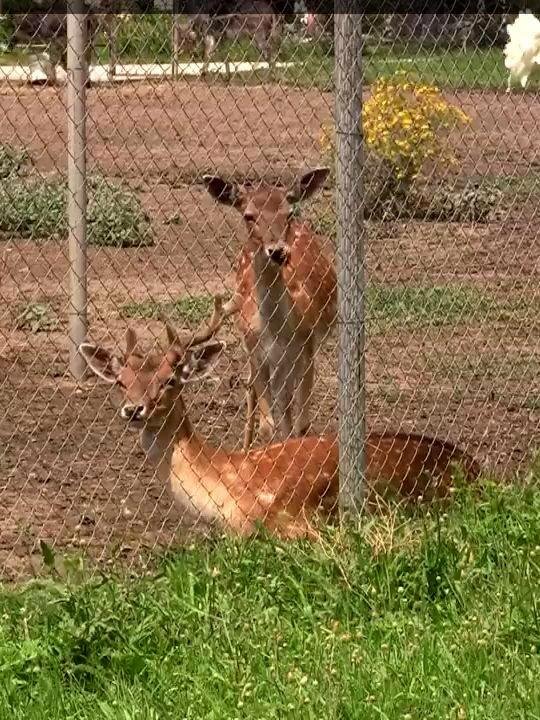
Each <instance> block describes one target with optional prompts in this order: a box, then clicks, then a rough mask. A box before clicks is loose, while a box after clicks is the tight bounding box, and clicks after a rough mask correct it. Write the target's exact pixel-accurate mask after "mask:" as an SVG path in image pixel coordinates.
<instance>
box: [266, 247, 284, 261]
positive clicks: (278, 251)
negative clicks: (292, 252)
mask: <svg viewBox="0 0 540 720" xmlns="http://www.w3.org/2000/svg"><path fill="white" fill-rule="evenodd" d="M267 253H268V257H269V258H270V260H272V261H273V262H275V263H277V265H285V263H286V262H287V253H286V251H285V250H284V248H282V247H275V248H268V250H267Z"/></svg>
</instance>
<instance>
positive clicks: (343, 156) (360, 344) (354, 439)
mask: <svg viewBox="0 0 540 720" xmlns="http://www.w3.org/2000/svg"><path fill="white" fill-rule="evenodd" d="M351 5H352V3H351ZM334 28H335V29H334V40H335V76H336V101H335V102H336V104H335V125H336V153H337V155H336V182H337V230H338V252H337V256H338V313H339V331H340V337H339V372H338V374H339V463H340V465H339V473H340V492H339V502H340V509H341V511H342V513H343V512H349V511H357V510H359V508H360V504H361V499H362V494H363V486H364V471H365V452H364V443H365V360H364V346H365V337H364V298H365V282H364V212H363V190H362V167H363V148H362V21H361V15H360V14H355V13H340V14H336V17H335V26H334Z"/></svg>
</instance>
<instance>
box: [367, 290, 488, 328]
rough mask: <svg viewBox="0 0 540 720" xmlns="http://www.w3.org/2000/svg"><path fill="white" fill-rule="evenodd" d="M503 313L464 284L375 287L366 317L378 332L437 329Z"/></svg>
mask: <svg viewBox="0 0 540 720" xmlns="http://www.w3.org/2000/svg"><path fill="white" fill-rule="evenodd" d="M498 310H499V306H498V304H497V302H496V301H495V300H494V299H493V298H491V297H489V295H487V294H485V293H480V292H479V291H478V290H476V289H475V288H470V287H465V286H461V285H445V286H440V287H438V286H431V287H429V286H428V287H421V286H420V287H414V286H410V287H408V286H402V287H399V286H398V287H389V286H387V287H385V286H382V285H381V286H378V287H371V288H370V289H369V291H368V299H367V308H366V316H367V319H368V323H372V324H373V329H374V330H375V331H385V330H388V329H389V328H391V327H394V328H396V327H403V326H407V327H426V326H430V327H435V326H439V325H452V324H457V323H462V322H466V323H468V324H471V323H475V322H485V321H486V320H487V319H488V318H489V317H491V318H494V317H495V316H496V315H497V313H498Z"/></svg>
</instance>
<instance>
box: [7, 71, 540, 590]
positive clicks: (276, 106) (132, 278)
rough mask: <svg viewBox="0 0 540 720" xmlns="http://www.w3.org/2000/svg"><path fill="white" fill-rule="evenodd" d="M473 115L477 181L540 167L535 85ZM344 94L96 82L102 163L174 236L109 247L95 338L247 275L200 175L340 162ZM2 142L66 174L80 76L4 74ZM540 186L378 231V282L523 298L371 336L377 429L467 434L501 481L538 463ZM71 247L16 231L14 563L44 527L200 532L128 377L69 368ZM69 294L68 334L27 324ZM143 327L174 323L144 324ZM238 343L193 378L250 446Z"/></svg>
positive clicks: (79, 532) (320, 400) (487, 101)
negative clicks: (32, 82) (330, 127)
mask: <svg viewBox="0 0 540 720" xmlns="http://www.w3.org/2000/svg"><path fill="white" fill-rule="evenodd" d="M456 100H457V102H459V104H460V105H461V106H462V107H463V108H464V109H465V110H466V111H467V112H468V113H469V114H470V115H471V117H472V119H473V122H472V123H471V127H470V128H468V129H467V130H466V131H465V132H464V133H463V134H462V135H460V136H459V137H456V138H455V139H454V146H455V148H456V151H457V153H458V155H459V157H460V159H461V161H462V170H463V172H464V173H465V174H466V175H469V176H475V177H476V176H479V177H482V176H486V175H489V176H490V177H491V176H495V175H506V176H511V175H516V176H524V177H530V176H531V175H532V174H533V173H535V172H536V171H537V169H538V165H539V162H540V159H539V152H540V151H539V148H540V131H539V129H538V128H539V127H540V104H539V103H538V102H537V99H536V98H535V97H534V96H532V95H517V96H510V97H509V96H507V95H505V94H504V93H499V94H495V93H488V92H481V93H464V94H463V95H460V96H457V97H456ZM332 103H333V99H332V97H331V96H330V95H323V94H321V93H320V92H319V91H317V90H312V91H302V90H292V89H290V88H277V87H274V86H271V85H268V86H261V87H246V88H243V87H237V86H233V87H230V88H227V87H225V86H223V85H221V84H216V85H205V84H203V83H201V82H190V83H180V82H179V83H176V84H174V85H172V84H170V83H163V84H155V85H150V84H136V85H133V86H130V85H126V86H124V87H114V88H94V89H91V90H90V92H89V111H88V135H89V153H88V161H89V166H90V168H91V169H92V170H94V171H99V172H101V173H103V174H105V175H108V176H110V177H117V178H119V179H120V178H121V179H122V180H124V181H127V182H129V184H130V186H131V187H132V188H134V189H136V190H137V191H138V192H139V193H140V197H141V199H142V202H143V205H144V207H145V209H146V210H147V212H148V214H149V216H150V217H151V218H152V221H153V225H154V228H155V234H156V244H155V245H154V246H153V247H149V248H145V249H140V250H112V249H95V248H92V249H91V251H90V257H89V297H90V307H89V314H90V322H91V336H92V338H93V339H95V340H97V341H99V342H102V343H104V344H115V343H121V342H122V337H123V333H124V332H125V328H126V321H125V320H124V319H123V318H122V317H121V312H120V309H121V306H122V305H123V304H125V303H127V302H129V301H130V300H135V301H142V300H147V299H149V298H150V299H153V300H160V301H163V300H168V299H170V298H172V299H178V298H179V297H183V296H186V295H200V294H203V293H215V292H221V291H223V290H225V289H229V288H231V287H232V282H233V269H234V262H235V257H236V255H237V252H238V250H239V248H240V244H241V242H242V237H243V236H242V229H241V225H240V222H239V218H238V217H237V216H235V214H234V211H226V210H224V209H222V208H220V207H217V206H216V205H215V204H214V203H213V202H212V201H211V199H210V198H209V196H207V194H206V192H205V191H204V190H203V188H202V186H201V185H200V176H201V175H202V174H203V173H204V172H221V173H226V174H235V175H237V176H239V177H246V176H247V177H254V176H260V177H266V178H268V179H272V180H275V179H282V180H286V179H288V178H290V177H292V175H293V174H294V173H295V172H297V171H298V170H299V169H301V168H306V167H309V166H312V165H316V164H320V162H321V159H320V151H319V145H318V140H319V133H320V128H321V123H323V122H325V121H328V120H329V119H330V117H331V109H332ZM0 142H3V143H9V144H12V145H22V146H24V147H26V148H27V150H28V151H29V153H30V156H31V158H32V160H33V162H34V164H35V168H36V170H37V171H38V172H40V173H41V174H43V175H47V174H52V173H56V172H64V171H65V164H66V119H65V106H64V93H63V90H62V89H60V90H56V89H45V88H42V89H30V88H8V87H1V88H0ZM537 204H538V203H537V198H536V197H532V198H530V199H528V200H527V199H526V200H524V202H523V203H521V204H520V205H514V206H513V207H512V208H511V209H510V210H509V211H508V212H506V213H503V215H502V216H501V217H500V218H499V219H497V220H496V221H493V222H490V223H487V224H482V225H477V224H474V223H469V224H456V223H429V224H428V223H421V222H416V221H415V222H408V223H388V224H387V225H384V226H380V227H379V228H377V231H376V232H374V233H373V234H370V237H369V242H368V247H367V259H366V271H367V277H368V280H369V281H372V282H377V283H384V284H386V285H393V286H399V285H401V284H405V283H407V284H412V285H423V286H432V285H447V284H452V285H458V284H459V285H463V286H465V287H472V288H476V289H477V290H479V291H482V292H486V293H489V294H490V295H492V296H494V297H497V298H501V299H504V300H508V299H509V298H510V299H512V300H514V301H515V303H514V305H515V307H516V310H515V311H512V312H508V313H505V314H504V313H502V314H501V315H500V317H494V318H490V321H489V322H483V323H482V322H473V323H469V322H466V320H464V321H463V322H457V323H456V324H453V325H451V326H433V327H414V326H412V327H411V325H407V327H403V328H400V327H393V328H390V329H387V330H386V331H376V332H374V333H373V334H370V336H369V337H368V354H367V375H368V380H367V396H368V425H369V427H370V428H373V429H385V428H393V429H397V428H398V427H400V428H403V429H408V430H413V429H414V430H415V431H425V432H428V433H429V434H436V435H438V436H441V437H444V438H449V439H451V440H452V441H454V442H458V443H461V444H462V445H463V446H464V447H465V448H467V449H468V450H470V451H471V452H473V453H474V454H475V455H477V456H478V457H479V459H481V460H482V461H483V462H484V463H485V464H486V466H487V467H488V468H490V469H491V470H493V471H494V472H496V473H497V475H499V476H501V477H506V476H509V477H510V476H512V474H513V473H514V472H515V471H516V470H520V469H523V468H526V467H527V466H528V465H530V462H531V459H532V457H533V456H534V453H535V451H536V449H537V447H538V444H539V439H540V374H539V364H538V362H539V359H540V357H539V355H540V347H539V337H540V334H539V329H540V320H539V318H538V312H537V310H538V307H539V306H538V299H539V290H538V287H539V285H538V275H539V270H540V264H539V258H540V240H539V234H538V232H537V215H536V213H537V207H536V206H537ZM66 255H67V248H66V247H65V245H63V244H61V243H53V242H49V243H42V244H35V243H29V242H27V241H23V240H21V239H18V238H12V239H7V240H5V241H3V242H2V243H1V244H0V257H1V275H0V302H1V304H0V388H1V400H2V402H1V407H2V413H1V415H0V563H1V564H2V573H3V575H4V576H5V577H18V576H20V574H21V573H22V572H23V571H25V570H27V569H28V568H29V567H30V566H31V560H32V558H33V557H34V556H35V554H36V548H37V546H38V543H39V540H40V539H43V540H45V541H47V542H49V543H56V544H57V545H59V546H68V547H73V548H79V549H84V550H89V551H90V552H91V553H92V555H94V556H97V557H100V558H111V557H113V556H121V557H124V558H125V562H126V563H127V562H131V561H133V559H134V558H135V557H136V556H137V553H138V552H139V551H141V550H145V549H149V548H153V547H154V546H156V545H159V546H160V547H167V546H169V545H171V544H173V543H175V542H181V541H182V540H183V538H184V537H185V533H184V532H183V531H182V530H181V529H179V528H181V526H182V518H181V517H180V514H179V512H178V511H177V510H175V509H174V508H173V507H172V505H171V502H170V499H169V497H168V493H167V490H166V488H164V487H161V486H160V485H159V483H158V481H157V480H156V479H155V477H154V476H153V472H152V470H151V469H150V468H149V467H148V466H147V465H146V464H145V462H144V457H143V453H142V451H141V450H140V449H139V447H138V443H137V437H136V435H134V434H133V432H132V431H130V430H129V429H127V428H126V427H125V426H124V425H122V423H121V422H120V420H119V419H118V417H117V415H116V414H115V408H116V404H115V398H114V397H113V396H112V395H111V393H110V392H109V389H108V387H106V386H105V387H104V386H103V385H101V384H99V383H96V382H94V381H93V380H89V381H88V382H86V383H84V384H83V385H81V386H80V387H77V386H75V385H74V384H73V383H72V382H71V381H70V379H69V376H68V375H67V372H66V363H67V338H66V327H67V319H68V310H69V308H68V288H69V274H68V272H69V264H68V260H67V257H66ZM29 302H47V303H50V304H51V305H52V306H53V307H54V309H55V311H56V312H57V313H58V318H59V321H60V322H59V325H58V327H57V328H56V329H54V330H53V331H48V332H30V331H21V330H17V329H16V327H15V324H14V316H15V314H16V312H15V309H16V308H17V307H20V306H21V305H24V304H25V303H29ZM136 325H137V328H138V329H139V331H140V333H141V335H142V337H144V338H145V339H146V340H148V341H149V340H150V339H151V338H152V337H153V336H154V335H159V334H161V333H162V329H161V327H160V325H159V323H156V322H146V321H136ZM232 332H233V330H232V329H231V328H228V329H227V331H226V332H225V333H224V338H225V339H227V338H229V339H230V340H233V342H231V343H230V344H229V350H228V351H227V355H226V357H225V358H223V360H222V361H221V364H220V366H219V369H218V375H219V380H218V381H216V382H211V381H209V382H206V383H204V384H203V385H202V386H201V387H200V388H196V389H193V390H189V402H190V406H191V411H192V415H193V419H194V420H195V422H196V425H197V428H198V430H199V431H200V432H201V434H202V435H204V436H205V437H207V438H208V439H209V440H210V441H212V442H214V443H216V444H220V443H223V444H225V445H226V446H228V447H231V448H232V447H234V446H235V445H237V444H238V441H239V438H240V437H241V432H242V425H243V417H244V389H243V380H244V379H245V376H246V368H245V358H244V356H243V354H242V352H241V350H240V348H239V344H238V342H237V341H235V340H234V338H235V336H234V335H231V333H232ZM335 355H336V353H335V338H332V339H330V341H329V342H328V343H327V344H326V346H325V349H324V351H323V352H322V353H321V357H320V358H319V363H318V380H317V392H316V398H315V401H314V413H315V418H314V425H315V428H316V429H317V430H321V431H322V430H324V429H326V428H332V429H334V428H335V426H336V412H337V408H336V397H337V381H336V365H335V363H336V357H335Z"/></svg>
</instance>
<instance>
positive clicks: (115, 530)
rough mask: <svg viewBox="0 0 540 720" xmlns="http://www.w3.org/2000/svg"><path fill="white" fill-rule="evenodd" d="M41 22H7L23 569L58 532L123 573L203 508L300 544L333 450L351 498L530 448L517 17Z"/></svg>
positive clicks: (9, 402) (530, 244)
mask: <svg viewBox="0 0 540 720" xmlns="http://www.w3.org/2000/svg"><path fill="white" fill-rule="evenodd" d="M175 7H176V6H175ZM102 11H103V10H102ZM126 12H129V9H128V10H126ZM27 17H30V18H31V20H32V22H31V23H29V24H28V23H27V25H26V26H25V21H24V17H15V16H13V15H7V16H4V20H3V23H2V29H1V32H2V38H0V40H2V41H3V43H4V46H3V53H2V54H1V55H0V62H1V66H0V80H1V85H0V105H1V108H0V176H1V178H2V185H1V188H0V233H1V236H0V240H1V242H0V252H1V253H2V276H1V285H0V288H1V296H0V297H1V299H2V305H1V312H0V333H1V334H0V342H1V344H0V369H1V387H2V420H1V423H0V432H1V438H2V443H1V448H0V480H1V488H0V507H1V509H2V517H1V520H0V557H1V560H2V564H3V569H4V574H5V575H6V576H13V577H17V576H19V575H20V574H23V573H25V572H27V570H28V567H29V566H30V565H31V562H32V559H33V557H34V556H35V555H36V554H39V542H40V540H43V541H45V542H46V543H50V544H55V545H57V546H59V547H66V548H74V549H76V550H81V549H83V550H84V551H85V552H86V551H88V552H90V554H91V555H92V556H93V557H96V558H98V559H100V560H102V559H113V560H114V559H121V560H122V562H124V563H132V562H134V560H135V559H136V558H138V557H140V556H142V555H144V554H145V553H146V552H147V551H150V550H153V549H155V548H166V547H169V546H171V545H174V544H177V543H181V542H183V541H184V539H185V538H186V537H187V536H189V535H190V534H191V532H192V531H193V526H195V527H196V528H201V529H205V528H206V527H207V525H208V521H212V520H214V519H219V520H220V521H221V522H222V523H224V525H225V527H227V528H229V529H233V530H234V531H244V530H249V529H251V528H252V527H253V522H254V521H257V520H263V521H264V522H265V523H266V524H267V526H268V527H269V528H270V529H271V530H275V531H277V532H279V533H281V534H285V535H289V536H291V535H292V536H294V535H295V534H302V533H303V532H306V531H309V530H311V529H312V522H313V523H314V522H315V521H312V520H311V518H310V517H309V516H308V513H307V512H304V510H310V509H311V508H312V507H313V506H315V505H316V504H317V503H318V502H319V501H320V500H321V499H322V501H323V505H325V506H326V509H328V507H330V506H331V507H335V504H336V502H337V497H338V491H337V472H338V465H339V462H340V461H341V468H342V470H345V471H346V472H348V473H349V475H347V477H348V478H349V480H350V482H349V483H348V484H347V488H346V492H344V493H342V495H341V500H342V502H343V503H347V502H349V501H350V500H351V495H352V496H356V495H358V492H359V490H360V491H361V492H362V493H363V494H364V495H367V496H368V499H373V496H374V491H376V492H377V493H379V492H381V493H382V492H383V491H384V490H385V489H386V488H387V486H388V487H390V488H392V489H394V490H395V491H397V494H398V496H402V497H410V496H412V497H413V498H415V499H418V497H419V496H421V497H423V498H424V499H429V497H431V495H432V494H433V493H434V492H435V491H436V490H437V489H439V490H440V489H443V490H447V489H448V475H449V470H448V466H449V463H451V462H453V461H455V460H457V461H459V462H461V465H462V472H464V473H465V475H466V476H467V477H468V476H469V475H470V476H471V477H472V476H473V475H475V472H476V466H475V465H474V464H471V463H470V462H469V460H468V457H466V456H463V457H462V456H460V455H459V451H458V450H457V449H456V448H455V447H454V446H457V447H459V448H462V449H463V450H464V451H466V452H468V453H470V455H471V456H474V457H475V458H476V459H477V461H478V463H479V464H480V465H482V466H483V467H484V468H485V471H486V472H488V473H490V474H494V475H495V476H496V477H497V478H498V479H501V481H506V480H515V479H516V478H517V477H519V474H520V473H521V474H523V473H525V472H526V471H527V469H528V468H530V467H531V463H532V462H533V461H534V453H535V449H536V446H537V442H538V437H539V423H540V400H539V393H540V383H539V373H538V359H539V339H538V338H539V337H540V336H539V333H538V319H537V318H538V310H539V307H540V305H539V300H540V298H539V293H538V282H537V279H538V270H539V267H538V257H539V256H540V253H539V249H540V248H539V243H538V233H537V229H536V222H537V219H536V214H537V198H538V193H539V187H538V178H537V173H536V168H537V164H538V146H539V143H538V138H537V134H538V124H539V123H538V121H539V119H540V118H539V112H540V111H539V107H540V105H539V104H538V99H537V95H536V93H535V90H534V88H535V85H534V79H531V84H530V88H532V90H530V89H528V90H527V91H526V92H523V91H521V90H520V91H519V92H512V93H506V92H505V90H506V85H507V73H506V70H505V67H504V55H503V49H502V44H501V43H502V42H503V40H502V38H505V34H504V32H503V31H504V28H505V27H506V23H507V22H508V21H510V20H511V18H506V17H501V16H472V17H471V16H464V17H452V16H440V15H438V16H431V20H430V19H429V17H427V16H425V17H420V18H419V17H413V16H382V15H381V16H377V17H376V16H368V17H364V18H363V19H362V38H361V39H360V36H359V35H358V36H355V33H356V31H357V30H358V28H359V16H356V18H353V19H351V18H350V17H349V18H348V20H347V18H346V17H345V16H342V17H341V18H340V17H339V16H336V22H335V23H334V18H333V17H314V16H311V15H307V16H301V15H299V14H296V15H292V16H287V17H282V16H274V15H273V14H272V13H270V12H268V13H265V12H257V13H254V14H251V15H246V13H240V14H239V15H232V14H231V15H228V16H227V17H226V18H224V17H223V16H217V17H216V16H205V17H202V18H201V17H200V16H199V17H194V16H193V15H184V16H181V17H176V16H174V15H171V14H170V13H165V12H164V13H162V14H146V15H145V14H135V15H133V14H132V15H123V16H103V15H102V16H99V17H101V19H102V22H101V24H97V25H95V23H96V18H95V17H94V18H93V19H92V22H91V23H89V25H88V27H86V31H87V33H86V37H85V36H84V35H82V34H77V33H79V32H83V30H84V27H83V26H85V25H86V23H85V22H83V23H82V25H81V24H80V23H79V25H77V23H78V21H77V18H76V17H75V16H72V17H71V18H69V20H70V22H71V23H72V24H71V26H69V24H68V23H67V22H66V17H65V16H61V17H60V20H58V18H57V19H56V20H55V21H54V22H53V21H51V20H50V17H49V20H44V19H43V17H42V16H40V17H41V20H40V19H39V18H38V17H37V15H35V14H34V15H31V16H27ZM255 21H256V22H255ZM17 23H18V24H17ZM47 23H49V24H47ZM334 25H335V27H334ZM77 28H78V29H77ZM111 28H112V30H111ZM501 28H502V30H501ZM104 31H106V32H104ZM334 32H335V33H336V42H334V35H333V33H334ZM339 32H342V33H346V37H340V36H339ZM69 33H71V34H69ZM53 35H54V36H56V40H55V42H56V46H59V47H60V50H58V49H55V50H54V51H50V46H51V42H50V41H51V36H53ZM68 35H69V38H70V43H71V45H70V47H67V46H68V45H69V44H70V43H68V42H67V38H68ZM355 41H357V42H360V41H361V42H362V43H363V50H362V53H361V56H362V68H361V71H362V72H361V73H360V62H359V60H360V57H358V53H357V57H358V63H357V64H356V65H355V64H354V63H353V65H352V66H347V65H344V66H343V65H342V66H341V72H339V70H340V68H339V67H338V68H335V66H336V65H338V66H339V62H343V58H344V57H346V56H347V53H349V56H350V53H351V52H352V53H353V57H354V52H356V51H355V50H354V48H355V45H354V42H355ZM81 42H84V43H86V44H88V43H91V44H92V45H93V53H92V56H91V57H89V56H88V54H87V53H82V52H81ZM40 44H41V45H42V46H43V47H41V48H39V47H36V46H38V45H40ZM358 47H359V45H358ZM47 49H49V51H50V52H49V53H48V58H49V59H47V57H46V56H45V55H43V53H45V52H47ZM65 49H67V50H68V52H67V55H65V53H64V50H65ZM64 57H68V59H69V64H70V68H69V71H68V75H67V78H66V75H65V71H66V70H68V63H67V60H66V61H63V59H62V58H64ZM49 60H50V61H49ZM86 60H88V61H89V63H90V64H89V66H88V68H86V65H85V63H86ZM62 62H64V67H62ZM87 69H88V73H87ZM335 69H336V70H337V72H336V73H334V71H335ZM362 76H363V84H364V88H363V104H362V107H360V105H361V97H362V92H361V88H360V87H359V83H360V78H361V77H362ZM87 80H89V81H90V82H89V83H88V82H86V81H87ZM335 83H338V85H339V87H338V91H337V92H336V87H335ZM83 86H85V87H83ZM339 88H341V91H342V92H343V91H344V90H346V92H347V93H348V95H347V96H342V97H341V98H340V97H339V95H340V93H339ZM355 88H356V90H355ZM353 92H355V93H356V94H355V96H354V97H352V96H351V94H352V93H353ZM336 95H337V96H338V97H337V108H338V110H337V112H335V106H336ZM360 112H361V114H362V125H363V140H364V142H363V146H364V147H363V151H362V152H361V150H362V148H361V135H360V133H357V134H355V133H354V127H355V125H356V126H357V125H358V124H359V121H360ZM68 120H70V122H68ZM83 151H84V152H83ZM83 158H84V160H83ZM336 158H337V159H338V162H337V164H336ZM68 167H69V168H70V172H69V173H68ZM325 168H326V169H325ZM334 168H335V169H334ZM360 170H362V172H359V171H360ZM355 173H356V174H355ZM68 175H69V176H68ZM344 250H345V251H346V252H345V253H344V252H343V251H344ZM344 282H345V283H347V285H345V286H344V284H343V283H344ZM215 298H218V301H217V302H216V301H215ZM164 319H167V320H168V322H169V325H170V327H169V330H168V333H167V331H166V326H165V323H164V322H163V320H164ZM364 326H365V332H364ZM128 328H131V329H132V331H134V332H129V333H127V330H128ZM126 333H127V334H126ZM85 336H87V343H88V344H87V345H85V346H84V348H83V353H82V354H83V355H85V358H86V359H85V360H84V367H86V362H87V361H88V362H89V364H90V365H91V366H92V367H93V368H94V370H95V372H97V374H98V376H99V377H98V378H95V377H94V375H92V376H91V377H90V376H89V375H88V374H87V375H86V378H85V379H83V380H80V379H78V378H77V374H78V373H79V372H80V369H81V367H82V365H81V357H80V356H79V354H78V353H79V350H78V346H79V343H80V341H81V340H82V339H84V337H85ZM223 340H224V341H225V342H226V347H225V348H223V347H222V346H221V345H220V344H219V343H220V342H221V341H223ZM340 340H341V356H340V353H339V346H340V342H339V341H340ZM202 341H204V342H202ZM190 343H191V344H190ZM90 344H93V345H90ZM94 345H95V346H99V347H100V348H101V349H100V350H99V351H97V350H96V348H95V346H94ZM70 351H71V359H70ZM148 353H154V354H153V355H148ZM355 357H356V361H355V362H354V363H353V364H351V359H352V358H355ZM313 364H314V369H313ZM364 368H365V369H364ZM338 370H339V371H338ZM209 373H210V375H211V377H210V378H209V379H208V378H207V379H204V378H205V377H206V376H207V375H208V374H209ZM74 375H75V379H74ZM338 378H339V382H338ZM195 380H198V381H199V382H192V381H195ZM293 401H294V405H293V406H291V402H293ZM364 407H365V422H364ZM340 416H341V430H340ZM249 419H251V422H248V421H249ZM252 425H253V426H252ZM364 425H365V427H366V432H367V433H368V435H367V437H365V436H364ZM135 429H137V430H140V431H141V435H140V442H138V440H137V432H136V431H135ZM339 430H340V436H339V437H340V440H341V441H343V439H344V438H349V440H350V441H351V444H350V446H346V447H345V446H344V445H343V442H342V443H341V460H339V459H338V454H339V453H338V449H337V443H336V439H335V435H334V433H336V432H338V431H339ZM289 434H292V435H294V436H295V439H294V440H293V441H292V443H289V444H286V445H273V446H272V447H269V446H268V445H267V443H268V442H270V440H271V439H274V440H276V441H279V442H282V441H283V440H284V439H285V437H286V436H287V435H289ZM433 438H436V440H433ZM445 443H446V444H445ZM248 446H249V447H250V448H251V449H250V450H249V451H248V450H247V448H248ZM364 465H365V469H366V482H365V483H360V482H357V481H358V479H359V477H360V479H361V476H359V475H358V470H359V469H361V468H362V467H364ZM424 471H425V472H424ZM430 471H433V474H434V476H435V477H436V478H437V481H438V482H437V483H436V484H435V485H433V486H432V485H430V483H429V482H428V479H427V478H428V476H430ZM355 473H356V474H355ZM441 473H442V477H441ZM342 477H344V475H342ZM171 488H172V493H171V492H170V490H171Z"/></svg>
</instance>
